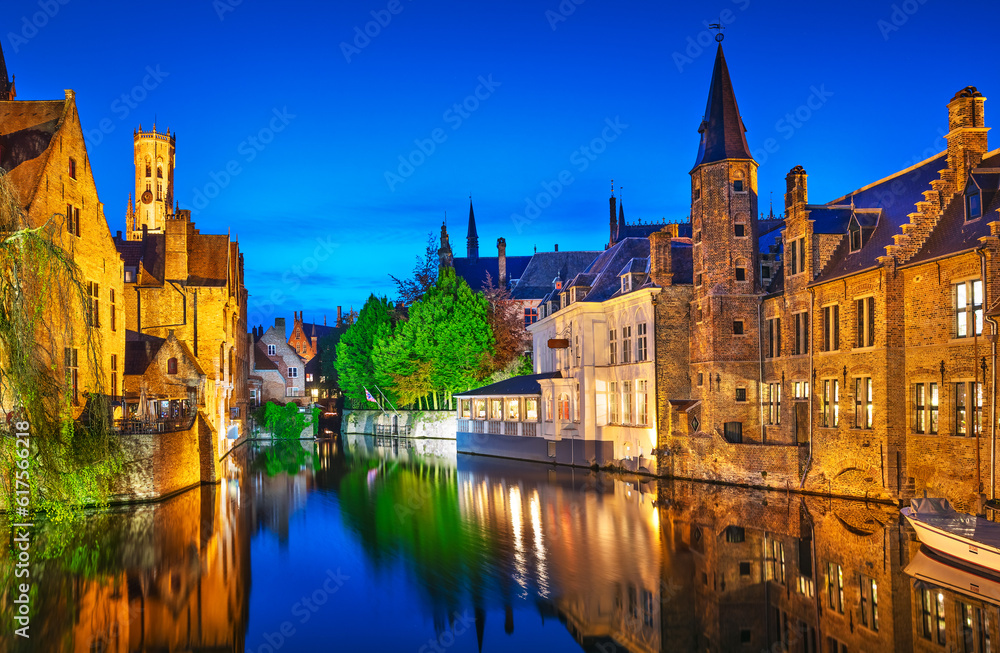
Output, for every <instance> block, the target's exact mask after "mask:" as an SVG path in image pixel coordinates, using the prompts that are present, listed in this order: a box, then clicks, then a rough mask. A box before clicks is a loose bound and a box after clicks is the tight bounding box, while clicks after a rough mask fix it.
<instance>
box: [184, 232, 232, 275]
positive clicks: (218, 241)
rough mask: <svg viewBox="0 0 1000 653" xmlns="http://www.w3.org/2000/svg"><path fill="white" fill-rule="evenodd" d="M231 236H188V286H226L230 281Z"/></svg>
mask: <svg viewBox="0 0 1000 653" xmlns="http://www.w3.org/2000/svg"><path fill="white" fill-rule="evenodd" d="M228 265H229V236H228V235H224V234H222V235H215V234H192V235H190V236H188V279H187V281H188V284H189V285H192V286H224V285H226V283H227V281H228V280H229V274H228V269H227V266H228Z"/></svg>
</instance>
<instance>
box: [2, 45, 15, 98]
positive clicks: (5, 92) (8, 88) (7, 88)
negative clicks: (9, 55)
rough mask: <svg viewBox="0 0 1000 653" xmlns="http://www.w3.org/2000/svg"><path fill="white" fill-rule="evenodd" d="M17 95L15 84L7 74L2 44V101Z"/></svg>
mask: <svg viewBox="0 0 1000 653" xmlns="http://www.w3.org/2000/svg"><path fill="white" fill-rule="evenodd" d="M15 96H16V93H15V92H14V84H13V82H12V81H11V79H10V76H9V75H8V74H7V62H6V61H5V60H4V57H3V46H0V101H4V102H6V101H8V100H13V99H14V97H15Z"/></svg>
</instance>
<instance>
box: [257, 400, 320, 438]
mask: <svg viewBox="0 0 1000 653" xmlns="http://www.w3.org/2000/svg"><path fill="white" fill-rule="evenodd" d="M318 417H319V409H318V408H313V409H312V410H311V411H310V412H309V413H303V412H301V411H300V410H299V407H298V405H296V404H295V403H289V404H286V405H284V406H279V405H278V404H276V403H274V402H273V401H269V402H267V403H266V404H264V405H263V406H261V407H260V408H258V409H257V412H256V413H255V415H254V418H255V419H256V420H257V423H258V424H260V426H261V429H262V430H264V431H266V432H268V433H270V434H271V435H272V436H273V437H275V438H277V439H279V440H292V439H295V440H297V439H299V438H301V437H302V431H303V430H305V428H306V427H307V426H309V425H310V424H312V425H314V426H315V425H316V424H317V420H318Z"/></svg>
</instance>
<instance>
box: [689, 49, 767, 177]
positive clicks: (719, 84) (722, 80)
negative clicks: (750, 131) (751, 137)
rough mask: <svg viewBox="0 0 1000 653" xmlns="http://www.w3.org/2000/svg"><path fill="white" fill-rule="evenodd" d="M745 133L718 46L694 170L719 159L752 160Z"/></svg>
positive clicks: (724, 58)
mask: <svg viewBox="0 0 1000 653" xmlns="http://www.w3.org/2000/svg"><path fill="white" fill-rule="evenodd" d="M746 130H747V129H746V127H745V126H744V125H743V118H742V117H740V108H739V106H737V104H736V94H735V93H734V92H733V83H732V80H731V79H730V78H729V66H727V65H726V56H725V54H723V52H722V44H721V43H720V44H719V49H718V50H717V51H716V53H715V69H714V70H713V71H712V83H711V85H710V86H709V88H708V103H707V105H706V106H705V115H704V116H703V117H702V121H701V125H700V126H699V127H698V133H699V134H701V143H700V144H699V146H698V158H697V159H696V160H695V162H694V167H696V168H697V167H698V166H700V165H702V164H705V163H713V162H715V161H722V160H723V159H753V156H752V155H751V154H750V147H749V146H748V145H747V137H746Z"/></svg>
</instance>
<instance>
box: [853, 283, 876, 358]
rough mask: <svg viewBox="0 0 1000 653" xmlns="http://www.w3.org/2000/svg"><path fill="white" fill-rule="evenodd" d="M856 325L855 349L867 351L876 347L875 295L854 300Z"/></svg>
mask: <svg viewBox="0 0 1000 653" xmlns="http://www.w3.org/2000/svg"><path fill="white" fill-rule="evenodd" d="M854 309H855V324H854V348H855V349H866V348H868V347H874V346H875V295H866V296H864V297H856V298H855V299H854Z"/></svg>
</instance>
